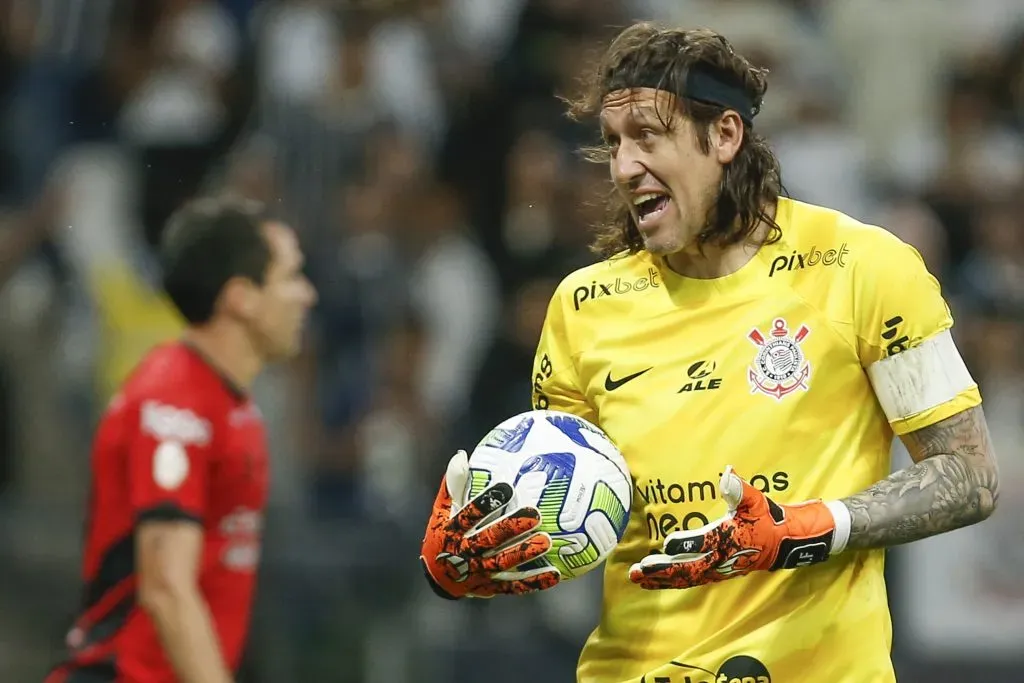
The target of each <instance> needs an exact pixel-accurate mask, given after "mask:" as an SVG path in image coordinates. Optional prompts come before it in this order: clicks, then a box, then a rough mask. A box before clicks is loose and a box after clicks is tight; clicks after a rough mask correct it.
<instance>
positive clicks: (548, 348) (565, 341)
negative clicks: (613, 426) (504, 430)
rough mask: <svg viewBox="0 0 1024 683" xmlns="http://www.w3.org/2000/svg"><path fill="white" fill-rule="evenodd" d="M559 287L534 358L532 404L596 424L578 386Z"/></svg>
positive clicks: (563, 300) (537, 407)
mask: <svg viewBox="0 0 1024 683" xmlns="http://www.w3.org/2000/svg"><path fill="white" fill-rule="evenodd" d="M562 290H563V287H559V288H558V290H556V291H555V294H554V296H553V297H552V298H551V302H550V303H549V304H548V311H547V315H546V316H545V318H544V327H543V329H542V330H541V335H540V342H539V343H538V344H537V353H536V354H535V356H534V360H533V383H532V384H533V392H532V393H533V407H534V408H535V409H537V410H560V411H562V412H566V413H571V414H573V415H576V416H578V417H582V418H583V419H585V420H588V421H590V422H591V423H594V424H596V423H597V411H596V410H594V407H593V406H592V405H591V404H590V402H589V401H587V399H586V396H584V395H583V392H582V390H581V389H580V386H579V380H578V377H577V374H576V365H575V359H574V358H573V351H572V346H571V344H570V341H569V339H570V331H569V329H568V326H569V321H568V319H567V317H566V311H565V308H566V306H565V299H564V295H563V294H562Z"/></svg>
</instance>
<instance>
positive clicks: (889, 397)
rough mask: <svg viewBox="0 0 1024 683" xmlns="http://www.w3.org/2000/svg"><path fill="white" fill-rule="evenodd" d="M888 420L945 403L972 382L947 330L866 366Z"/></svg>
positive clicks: (904, 416)
mask: <svg viewBox="0 0 1024 683" xmlns="http://www.w3.org/2000/svg"><path fill="white" fill-rule="evenodd" d="M867 373H868V378H869V379H870V380H871V385H872V386H873V387H874V389H875V396H877V397H878V402H879V404H881V406H882V410H883V411H884V412H885V416H886V417H887V418H888V419H889V422H895V421H896V420H902V419H905V418H908V417H910V416H912V415H917V414H918V413H922V412H924V411H926V410H930V409H932V408H935V407H937V406H940V405H942V404H943V403H948V402H949V401H952V400H953V399H954V398H956V397H957V396H958V395H960V394H961V393H963V392H964V391H967V390H968V389H970V388H972V387H974V386H975V381H974V379H973V378H972V377H971V373H970V371H969V370H968V369H967V366H966V365H965V364H964V360H963V358H961V357H960V352H959V351H958V350H957V348H956V344H955V343H954V342H953V337H952V335H950V333H949V330H943V331H942V332H940V333H939V334H937V335H935V336H934V337H931V338H929V339H926V340H925V341H923V342H921V343H920V344H918V345H917V346H914V347H912V348H910V349H907V350H906V351H903V352H901V353H897V354H896V355H893V356H889V357H888V358H883V359H882V360H879V361H876V362H874V363H872V364H871V365H870V366H868V368H867Z"/></svg>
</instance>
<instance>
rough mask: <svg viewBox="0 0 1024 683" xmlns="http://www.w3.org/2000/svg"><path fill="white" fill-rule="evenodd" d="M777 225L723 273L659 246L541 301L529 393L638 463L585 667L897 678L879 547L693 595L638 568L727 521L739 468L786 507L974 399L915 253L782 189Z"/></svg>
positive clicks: (746, 678)
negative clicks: (675, 262) (728, 488)
mask: <svg viewBox="0 0 1024 683" xmlns="http://www.w3.org/2000/svg"><path fill="white" fill-rule="evenodd" d="M776 220H777V221H778V223H779V225H780V226H781V228H782V239H781V241H779V242H777V243H775V244H771V245H766V246H764V247H763V248H761V249H760V250H759V251H758V253H757V254H756V255H755V256H754V258H753V259H752V260H751V261H750V262H748V263H747V264H746V265H745V266H743V267H742V268H741V269H740V270H738V271H737V272H735V273H732V274H730V275H728V276H725V277H722V278H717V279H713V280H700V279H692V278H686V277H682V276H680V275H678V274H676V273H675V272H673V271H672V270H670V269H669V268H668V267H667V266H666V265H665V264H664V263H663V262H662V261H661V260H660V259H659V258H657V257H654V256H652V255H651V254H649V253H647V252H641V253H639V254H635V255H620V256H617V257H614V258H612V259H609V260H607V261H604V262H602V263H599V264H595V265H592V266H589V267H587V268H583V269H581V270H578V271H576V272H574V273H572V274H571V275H569V276H568V277H567V278H566V279H565V280H564V281H563V282H562V283H561V285H560V286H559V288H558V290H557V291H556V293H555V295H554V297H553V298H552V301H551V304H550V307H549V309H548V314H547V319H546V322H545V325H544V331H543V333H542V335H541V340H540V344H539V347H538V350H537V357H536V360H535V363H534V377H533V388H534V390H533V404H534V407H535V408H550V409H555V410H563V411H567V412H570V413H574V414H576V415H579V416H581V417H584V418H586V419H588V420H590V421H592V422H594V423H595V424H597V425H599V426H600V427H601V428H603V429H604V430H605V432H606V433H607V434H608V435H609V436H610V437H611V439H612V440H613V441H614V442H615V443H616V444H617V445H618V447H619V448H620V449H621V450H622V452H623V454H624V456H625V458H626V461H627V462H628V464H629V467H630V472H631V474H632V477H633V483H634V488H633V500H632V509H631V512H630V521H629V525H628V528H627V530H626V534H625V537H624V538H623V540H622V542H621V543H620V544H619V545H618V547H617V548H616V550H615V551H614V552H613V554H612V555H611V557H610V558H609V559H608V561H607V563H606V566H605V577H604V605H603V609H602V615H601V620H600V624H599V625H598V627H597V628H596V630H595V631H594V632H593V634H592V635H591V636H590V638H589V640H588V641H587V644H586V646H585V647H584V649H583V652H582V655H581V657H580V662H579V669H578V681H579V683H637V682H640V683H741V682H742V683H748V682H751V683H798V682H804V681H806V682H811V681H813V682H815V683H816V682H817V681H831V682H833V683H884V682H885V681H893V680H895V678H894V675H893V671H892V664H891V660H890V654H889V653H890V645H891V625H890V619H889V613H888V608H887V603H886V591H885V584H884V581H883V576H882V568H883V558H884V553H883V551H880V550H876V551H866V552H863V551H847V552H844V553H841V554H839V555H838V556H836V557H833V558H831V559H830V560H828V561H827V562H824V563H821V564H818V565H814V566H810V567H805V568H802V569H796V570H784V571H779V572H773V573H768V572H758V573H755V574H752V575H749V576H746V577H740V578H737V579H734V580H730V581H725V582H722V583H718V584H714V585H710V586H704V587H699V588H692V589H688V590H662V591H645V590H641V589H640V588H639V587H638V586H635V585H633V584H631V583H630V581H629V579H628V577H627V572H628V569H629V566H630V565H631V564H632V563H634V562H637V561H638V560H640V559H641V558H642V557H643V556H644V555H646V554H648V553H650V552H652V551H659V550H660V549H661V546H662V543H663V542H664V539H665V536H666V535H667V534H670V533H672V532H673V531H676V530H678V529H684V528H695V527H699V526H701V525H703V524H706V523H707V522H708V521H709V520H713V519H715V518H717V517H719V516H721V515H722V514H723V513H724V511H725V503H724V502H723V501H722V500H720V498H719V495H718V491H717V490H716V489H717V485H718V480H719V476H720V474H721V472H722V469H723V467H724V466H725V465H727V464H731V465H733V466H734V467H735V469H736V471H737V473H738V474H740V475H741V476H743V477H744V478H746V479H748V480H749V481H750V482H751V483H752V484H753V485H755V486H757V487H758V488H760V489H761V490H762V491H764V492H765V493H767V494H768V495H769V496H771V497H772V498H773V499H774V500H776V501H777V502H780V503H795V502H798V501H802V500H805V499H808V498H823V499H826V500H829V499H837V498H842V497H844V496H847V495H849V494H852V493H855V492H857V491H860V490H862V489H864V488H866V487H868V486H870V485H871V484H873V483H874V482H876V481H878V480H880V479H882V478H884V477H885V476H887V475H888V474H889V472H890V463H889V452H890V445H891V442H892V438H893V434H894V433H895V434H903V433H906V432H909V431H913V430H915V429H919V428H921V427H924V426H927V425H929V424H932V423H934V422H937V421H939V420H941V419H944V418H946V417H948V416H950V415H953V414H955V413H957V412H960V411H961V410H964V409H966V408H969V407H971V406H974V405H977V404H979V403H980V402H981V398H980V396H979V393H978V389H977V386H976V385H975V384H974V382H973V381H972V380H971V379H970V375H969V374H968V373H967V371H966V368H964V367H963V362H962V361H961V360H960V358H959V355H958V354H957V353H956V348H955V346H954V345H953V342H952V338H951V337H950V333H949V328H950V327H951V326H952V323H953V321H952V318H951V316H950V313H949V309H948V307H947V306H946V303H945V302H944V300H943V298H942V295H941V293H940V290H939V285H938V282H937V281H936V280H935V279H934V278H933V277H932V276H931V275H930V274H929V273H928V272H927V270H926V268H925V266H924V264H923V262H922V260H921V258H920V256H919V255H918V253H917V252H916V251H915V250H914V249H913V248H912V247H910V246H908V245H907V244H905V243H903V242H901V241H900V240H899V239H897V238H896V237H895V236H893V235H892V234H891V233H889V232H886V231H885V230H882V229H880V228H877V227H873V226H868V225H864V224H861V223H859V222H857V221H855V220H853V219H852V218H849V217H847V216H845V215H843V214H841V213H838V212H835V211H831V210H828V209H824V208H821V207H817V206H812V205H809V204H804V203H800V202H797V201H793V200H789V199H781V200H780V201H779V206H778V211H777V215H776Z"/></svg>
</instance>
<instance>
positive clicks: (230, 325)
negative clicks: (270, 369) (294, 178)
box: [46, 200, 316, 683]
mask: <svg viewBox="0 0 1024 683" xmlns="http://www.w3.org/2000/svg"><path fill="white" fill-rule="evenodd" d="M161 257H162V260H163V266H164V288H165V290H166V292H167V294H168V296H169V297H170V299H171V300H172V301H173V303H174V304H175V305H176V307H177V308H178V310H179V311H180V312H181V313H182V315H183V316H184V318H185V320H186V321H187V322H188V325H189V326H188V329H187V331H186V332H185V334H184V336H183V337H182V339H181V340H180V341H177V342H174V343H169V344H166V345H164V346H160V347H158V348H156V349H154V350H153V351H151V352H150V353H149V355H148V356H147V357H146V358H145V359H144V360H143V361H142V362H141V363H140V364H139V366H138V367H137V368H136V369H135V371H134V372H133V374H132V375H131V376H130V377H129V378H128V380H127V381H126V382H125V383H124V385H123V387H122V389H121V391H120V392H119V393H118V395H117V396H116V397H115V398H114V400H113V401H112V402H111V405H110V407H109V408H108V410H107V413H106V415H105V416H104V417H103V420H102V422H101V423H100V425H99V428H98V430H97V433H96V439H95V443H94V445H93V454H92V491H91V502H90V508H89V513H88V519H87V530H86V533H87V536H86V545H85V559H84V571H83V575H84V580H85V584H86V585H85V600H84V605H83V607H82V612H81V614H80V616H79V618H78V621H77V623H76V624H75V626H74V627H73V628H72V630H71V632H70V633H69V635H68V639H67V640H68V647H69V650H70V652H69V656H68V658H67V660H66V661H65V662H64V663H63V664H61V665H60V666H59V667H58V668H57V669H55V670H54V671H53V672H52V673H51V674H50V676H49V677H48V678H47V679H46V680H47V683H100V682H105V681H109V682H111V683H114V682H116V683H228V682H230V681H232V680H233V675H232V673H231V672H232V670H233V669H235V668H236V667H237V666H238V665H239V660H240V658H241V654H242V648H243V646H244V642H245V638H246V632H247V630H248V623H249V611H250V604H251V602H252V595H253V589H254V585H255V578H256V568H257V563H258V560H259V551H260V539H261V529H262V516H263V510H264V506H265V504H266V499H267V486H268V463H267V444H266V436H265V434H264V427H263V420H262V417H261V415H260V412H259V410H258V409H257V408H256V406H255V405H254V404H253V403H252V401H251V400H250V398H249V397H248V395H247V391H248V389H249V387H250V386H251V384H252V383H253V381H254V380H255V379H256V376H257V375H258V374H259V373H260V371H261V369H262V368H263V366H264V365H265V364H266V363H268V362H270V361H274V360H277V359H282V358H286V357H288V356H291V355H292V354H294V353H295V352H296V351H297V350H298V348H299V344H300V337H301V333H302V326H303V321H304V319H305V317H306V312H307V311H308V309H309V307H310V306H311V305H312V304H313V303H314V301H315V297H316V295H315V292H314V290H313V288H312V286H311V285H310V283H309V282H308V281H307V280H306V278H305V276H304V275H303V273H302V266H303V257H302V254H301V252H300V250H299V247H298V243H297V241H296V238H295V235H294V233H293V232H292V231H291V230H290V229H289V228H288V227H286V226H284V225H283V224H281V223H277V222H275V221H273V220H270V219H268V218H266V217H265V216H264V215H263V213H262V209H261V207H260V206H259V205H256V204H250V203H240V202H234V201H230V200H201V201H197V202H195V203H193V204H190V205H187V206H185V207H184V208H182V209H180V210H179V211H178V212H177V213H176V214H175V215H174V216H173V217H172V218H171V221H170V223H169V224H168V228H167V231H166V233H165V236H164V240H163V244H162V246H161Z"/></svg>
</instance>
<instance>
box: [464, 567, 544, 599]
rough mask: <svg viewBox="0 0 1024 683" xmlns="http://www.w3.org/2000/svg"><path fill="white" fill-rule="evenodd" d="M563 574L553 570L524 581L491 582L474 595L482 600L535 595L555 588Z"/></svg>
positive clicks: (534, 575) (477, 590)
mask: <svg viewBox="0 0 1024 683" xmlns="http://www.w3.org/2000/svg"><path fill="white" fill-rule="evenodd" d="M559 579H561V574H559V573H558V570H557V569H555V568H551V569H548V570H545V571H543V572H539V573H537V574H533V575H532V576H528V577H526V578H523V579H514V580H511V581H490V582H488V583H486V584H484V585H482V586H480V587H479V588H477V589H476V590H474V591H473V595H474V596H477V597H481V598H489V597H491V596H494V595H522V594H523V593H533V592H535V591H542V590H547V589H548V588H551V587H552V586H555V585H556V584H557V583H558V581H559Z"/></svg>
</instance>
